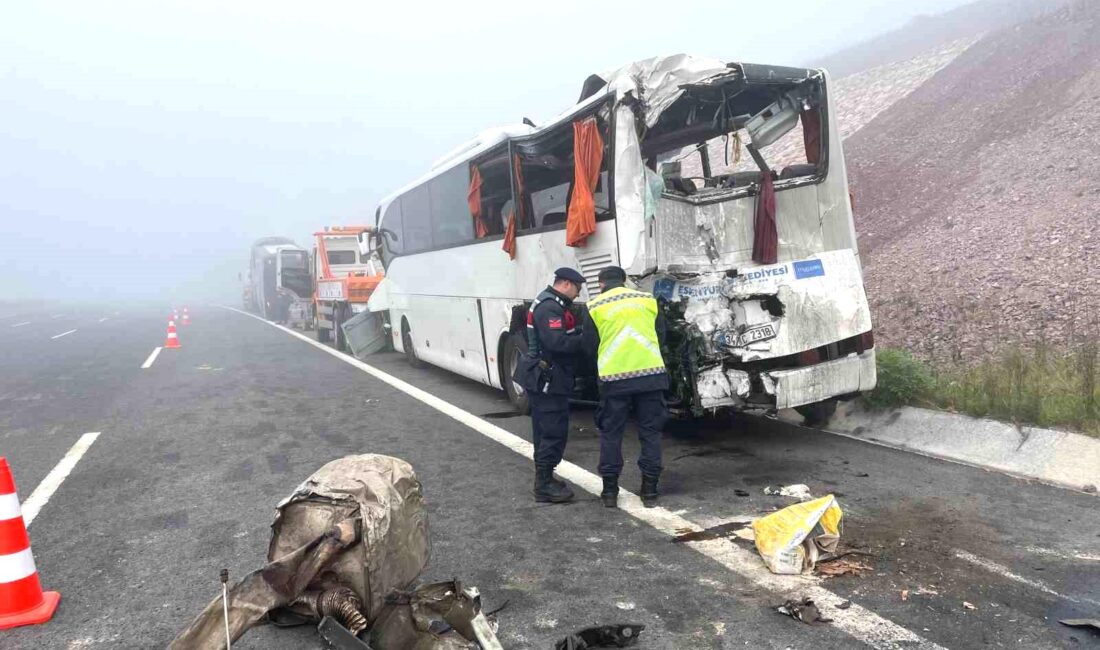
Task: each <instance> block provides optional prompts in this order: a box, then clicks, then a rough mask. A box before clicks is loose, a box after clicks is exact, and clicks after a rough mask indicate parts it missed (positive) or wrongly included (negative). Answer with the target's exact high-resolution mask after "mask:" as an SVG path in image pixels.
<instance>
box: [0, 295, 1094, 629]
mask: <svg viewBox="0 0 1100 650" xmlns="http://www.w3.org/2000/svg"><path fill="white" fill-rule="evenodd" d="M168 311H169V308H168V306H163V307H157V308H149V309H143V308H132V309H119V308H117V307H114V308H96V307H90V306H73V307H64V306H60V307H58V306H49V305H18V304H14V305H13V304H5V305H0V368H2V369H3V372H0V455H4V456H6V457H7V458H8V461H9V462H10V463H11V465H12V467H13V469H14V472H15V478H16V481H17V483H18V486H19V490H20V495H21V497H23V498H24V499H26V498H27V497H28V496H29V495H30V494H31V493H32V492H33V491H34V489H35V487H36V486H38V485H39V483H41V482H42V480H43V478H44V477H46V476H47V474H49V473H50V471H51V469H53V467H54V466H55V465H56V464H57V463H58V462H59V461H60V460H61V459H62V457H63V456H65V454H66V452H67V451H68V450H69V448H70V447H71V446H72V445H73V444H74V443H75V442H76V441H77V440H78V439H79V438H80V437H81V435H82V434H84V433H87V432H100V436H99V437H98V439H97V440H96V441H95V442H94V443H93V444H92V445H91V446H90V448H89V449H88V450H87V452H86V453H85V454H84V455H83V456H82V457H81V458H80V460H79V462H77V463H76V465H75V467H74V468H73V469H72V471H71V473H70V474H69V475H68V477H67V478H66V479H65V480H64V481H63V482H62V483H61V484H60V486H59V487H58V488H57V490H56V492H55V493H53V495H52V497H51V498H50V500H49V502H48V503H47V504H45V505H44V506H43V508H42V510H41V512H40V514H39V515H38V517H37V519H35V520H34V522H33V524H32V525H31V527H30V534H31V539H32V543H33V550H34V554H35V559H36V561H37V564H38V568H39V571H40V574H41V577H42V580H43V583H44V584H45V585H46V586H47V588H50V589H55V590H58V591H60V592H61V594H62V601H61V607H60V608H59V610H58V612H57V614H56V616H55V617H54V619H53V620H52V621H51V622H49V623H48V624H46V625H42V626H37V627H33V628H21V629H17V630H10V631H5V632H0V647H2V648H5V649H6V648H94V647H110V648H153V647H163V646H165V645H166V644H167V643H168V642H169V641H170V640H171V639H172V638H173V637H174V635H175V634H176V633H177V632H178V631H179V630H181V629H182V628H183V627H184V626H185V625H186V624H187V623H188V622H189V621H190V619H191V618H192V617H193V616H194V615H196V614H197V613H198V612H199V611H200V610H201V609H202V607H203V606H204V605H205V604H206V603H207V602H209V601H210V600H211V599H213V598H214V597H215V596H216V595H217V593H218V592H219V589H220V587H219V582H218V571H219V569H221V568H223V567H227V568H229V570H230V573H231V575H232V576H237V577H239V576H241V575H243V574H245V573H247V572H248V571H251V570H253V569H255V568H258V567H259V566H260V565H261V564H262V563H263V561H264V555H265V552H266V549H267V542H268V535H269V528H268V527H269V525H270V523H271V517H272V513H273V509H274V506H275V504H276V503H277V502H278V501H279V500H280V499H282V498H283V497H284V496H286V495H287V494H288V493H289V492H290V491H291V490H292V489H293V488H294V487H295V486H296V485H297V484H298V483H299V482H300V481H301V480H302V479H303V478H305V477H306V476H308V475H309V474H310V473H312V472H313V471H314V470H315V469H317V468H318V467H320V466H321V465H322V464H324V463H325V462H327V461H329V460H332V459H334V458H337V457H340V456H343V455H347V454H354V453H366V452H374V453H384V454H391V455H394V456H398V457H401V458H404V459H406V460H408V461H409V462H410V463H412V464H413V466H414V467H415V468H416V470H417V473H418V475H419V477H420V479H421V481H422V482H423V484H424V490H425V494H426V499H427V503H428V508H429V513H430V522H431V529H432V542H433V550H432V560H431V563H430V566H429V567H428V569H427V570H426V571H425V573H424V576H423V577H424V578H425V579H429V580H430V579H446V578H450V577H458V578H460V579H461V580H462V581H463V582H464V583H466V584H471V585H476V586H478V587H479V588H480V590H481V592H482V594H483V599H484V600H485V602H486V604H487V606H488V607H490V608H492V607H496V606H498V605H500V604H503V603H504V602H505V601H507V602H508V603H509V604H508V607H507V608H506V609H505V610H504V611H503V612H501V614H500V615H499V620H500V637H501V639H502V641H503V642H504V644H505V647H507V648H540V649H542V648H550V647H552V645H553V642H554V641H555V640H556V639H558V638H560V637H561V636H563V635H564V634H566V633H567V632H569V631H571V630H574V629H577V628H581V627H585V626H589V625H593V624H602V623H611V622H637V623H644V624H645V625H646V626H647V629H646V631H645V632H644V634H643V637H642V643H641V644H639V646H638V647H640V648H734V647H737V648H741V647H750V648H813V649H815V650H821V649H827V648H849V647H861V646H862V645H863V644H862V643H861V642H860V641H858V640H856V638H854V637H853V636H850V635H849V633H848V632H847V631H846V630H851V629H856V628H858V627H859V623H858V621H856V622H854V623H852V622H851V620H852V619H851V617H849V619H846V620H848V621H849V622H848V623H845V624H843V625H838V624H823V625H817V626H808V625H804V624H802V623H799V622H796V621H794V620H792V619H790V618H787V617H784V616H781V615H779V614H777V613H776V612H775V611H774V606H775V605H776V604H778V603H779V602H781V601H782V599H783V598H784V597H785V596H786V595H789V594H791V593H798V592H799V590H811V589H820V588H821V587H824V588H825V589H827V590H828V592H829V596H828V598H826V599H825V601H824V602H823V601H822V599H821V598H819V599H818V600H819V604H820V605H822V607H823V609H824V610H825V611H826V613H834V614H840V615H843V612H839V611H838V610H835V609H834V607H835V606H836V605H837V604H840V603H841V602H842V601H844V600H851V601H852V602H853V603H854V606H853V610H847V611H849V612H850V611H855V610H858V611H861V612H862V611H864V610H861V609H860V607H862V608H865V611H866V614H867V619H868V620H869V621H878V620H882V621H884V622H885V623H886V624H887V626H888V627H889V626H892V627H890V629H893V630H895V631H896V630H901V631H903V632H907V633H911V634H912V635H913V637H914V638H915V639H918V641H915V642H913V643H908V644H907V643H898V644H896V646H895V647H919V645H920V643H921V642H923V643H924V647H935V646H936V645H938V646H940V647H948V648H986V647H1002V646H1003V647H1010V646H1011V647H1027V648H1061V647H1072V648H1083V647H1100V635H1098V634H1096V633H1092V632H1089V631H1087V630H1074V629H1069V628H1066V627H1064V626H1061V625H1059V624H1058V622H1057V619H1059V618H1066V617H1085V616H1088V617H1097V616H1100V509H1098V505H1100V501H1098V500H1097V497H1095V496H1090V495H1084V494H1079V493H1074V492H1069V491H1065V490H1060V489H1056V488H1051V487H1047V486H1043V485H1037V484H1032V483H1028V482H1026V481H1021V480H1018V479H1014V478H1009V477H1006V476H1002V475H1000V474H996V473H991V472H985V471H982V470H980V469H975V468H971V467H966V466H962V465H957V464H952V463H947V462H942V461H938V460H933V459H929V458H924V457H921V456H915V455H911V454H906V453H903V452H898V451H894V450H890V449H885V448H882V447H876V446H872V445H869V444H866V443H863V442H859V441H854V440H849V439H846V438H840V437H835V436H831V435H828V434H826V433H823V432H820V431H814V430H810V429H804V428H800V427H794V426H791V425H788V424H784V423H780V422H775V421H768V420H758V419H748V418H746V419H735V420H732V421H731V420H728V419H724V420H710V421H705V422H678V423H675V424H673V425H671V426H670V427H669V430H668V431H667V432H666V435H665V440H664V443H665V466H666V473H665V476H664V479H663V486H662V487H663V489H664V492H665V494H664V496H663V499H662V506H663V507H664V510H662V511H661V512H667V513H668V516H669V517H674V516H678V517H681V518H683V519H686V520H688V521H689V522H691V523H692V524H695V525H697V526H700V527H704V528H706V527H710V526H716V525H720V524H722V523H724V522H728V521H731V520H736V519H741V518H744V517H746V516H759V515H761V514H764V513H766V512H769V511H771V510H772V509H774V508H776V507H781V506H785V505H788V504H789V503H791V500H790V499H787V498H784V497H774V496H766V495H764V494H763V488H764V487H765V486H768V485H785V484H790V483H806V484H807V485H808V486H809V487H810V488H811V490H812V491H813V493H814V494H815V495H816V494H829V493H831V494H834V495H836V496H837V498H838V500H839V502H840V504H841V506H842V508H843V509H844V511H845V528H844V534H843V544H844V545H845V547H847V548H854V549H861V550H864V551H866V552H868V553H871V554H872V555H873V556H872V557H867V558H865V562H866V563H867V564H868V565H869V566H870V567H871V570H870V571H868V572H865V573H864V574H862V575H859V576H852V575H849V576H842V577H835V578H830V579H825V580H821V579H816V578H814V579H810V578H783V579H780V580H778V581H776V580H773V579H771V578H770V577H767V578H762V577H760V576H768V575H769V574H767V573H766V572H761V571H760V567H759V561H758V560H757V559H756V557H755V555H754V553H755V552H754V551H753V550H752V547H751V545H750V544H745V543H742V542H740V541H739V540H726V539H719V540H717V541H714V542H710V543H708V544H709V545H708V544H703V545H692V544H678V543H673V542H672V541H671V536H670V535H669V534H668V532H667V531H664V530H660V529H659V528H657V527H655V526H654V525H653V524H652V521H647V520H646V519H644V517H643V518H640V517H639V516H636V514H634V513H632V512H628V511H625V510H616V511H609V510H606V509H604V508H602V507H600V506H599V504H598V501H597V500H596V498H595V497H594V496H592V495H590V494H587V493H584V492H582V491H579V490H578V493H579V498H578V501H577V502H576V503H574V504H571V505H567V506H553V505H536V504H535V503H534V502H533V500H532V499H531V496H530V487H531V479H532V471H533V470H532V467H531V464H530V461H529V460H528V459H527V458H525V457H524V456H522V455H520V454H518V453H516V452H515V451H513V450H512V449H510V448H508V447H506V446H504V445H503V444H501V443H500V442H499V441H497V440H494V439H491V438H489V437H487V436H486V435H484V434H483V432H480V431H479V430H478V429H476V428H473V427H470V426H467V425H466V424H463V423H461V422H459V421H458V420H456V419H455V418H453V417H451V416H450V415H447V414H444V413H441V412H440V411H438V410H436V409H435V408H432V407H431V406H429V405H427V404H425V403H424V402H422V401H419V400H417V399H415V398H414V397H413V396H410V395H408V394H406V393H404V392H402V391H400V390H397V389H396V388H394V387H392V386H390V385H388V384H386V383H383V382H382V381H380V380H378V379H377V378H375V377H373V376H371V375H369V374H367V373H365V372H364V371H363V370H362V369H360V368H358V367H356V366H354V365H351V364H349V363H345V362H344V361H342V360H341V359H340V358H338V357H336V356H333V355H331V354H328V353H326V352H325V351H324V350H320V349H317V348H316V347H313V346H311V345H309V344H307V343H305V342H303V341H301V340H298V339H296V338H295V337H293V336H292V335H290V334H288V333H286V332H283V331H280V330H279V329H277V328H275V327H272V326H270V325H268V324H265V323H263V322H260V321H258V320H255V319H253V318H251V317H249V316H245V315H242V314H238V313H234V312H230V311H226V310H222V309H217V308H213V307H200V306H197V305H196V306H192V316H193V323H192V324H191V325H190V326H188V327H186V328H184V327H181V328H180V339H181V341H182V344H183V347H182V349H179V350H163V351H162V352H161V353H160V354H159V356H158V357H157V358H156V360H155V362H154V363H153V364H152V366H151V367H149V368H147V369H142V368H141V366H142V364H143V362H145V361H146V359H147V358H148V356H149V354H150V353H151V352H152V350H153V348H154V347H155V346H159V345H162V344H163V341H164V325H165V316H166V315H167V313H168ZM20 323H27V324H25V325H20ZM70 330H76V331H73V332H70V333H67V334H65V335H64V336H60V337H57V338H54V337H56V336H57V335H59V334H62V333H65V332H69V331H70ZM368 362H369V363H370V364H371V365H372V366H374V367H376V368H378V369H380V370H382V371H384V372H386V373H389V374H390V375H393V376H395V377H397V378H400V379H403V380H404V381H406V382H408V383H410V384H412V385H414V386H416V387H419V388H420V389H423V390H425V391H427V392H429V393H431V394H432V395H434V396H436V397H438V398H441V399H442V400H445V401H446V402H448V403H450V404H452V405H454V406H456V407H458V408H459V409H462V410H463V411H465V412H468V413H470V414H473V415H475V416H478V417H479V419H480V420H481V421H484V422H488V423H491V424H492V425H495V426H497V427H501V428H502V429H504V430H505V431H506V432H510V433H512V434H515V435H517V436H521V437H523V438H525V439H528V440H529V438H530V436H529V429H530V423H529V421H528V420H527V419H526V418H523V417H516V416H515V415H514V414H512V413H510V411H509V408H508V404H507V402H506V401H505V400H504V398H503V395H502V394H500V393H498V392H497V391H494V390H491V389H489V388H487V387H484V386H481V385H479V384H476V383H473V382H470V381H467V380H465V379H462V378H459V377H457V376H455V375H452V374H450V373H448V372H445V371H442V370H438V369H431V368H428V369H423V370H414V369H412V368H410V367H409V366H408V365H407V364H406V363H405V361H404V359H403V358H402V357H401V356H399V355H396V354H393V353H384V354H380V355H375V356H373V357H371V358H370V359H368ZM597 442H598V441H597V434H596V431H595V429H594V427H593V425H592V418H591V412H590V411H588V410H584V409H582V410H580V411H579V412H577V413H576V414H575V416H574V423H573V431H572V434H571V439H570V443H569V447H568V449H567V453H566V456H567V460H569V461H571V462H573V463H575V464H576V465H577V466H579V467H580V468H582V469H585V470H588V471H592V470H594V468H595V465H596V459H597V449H598V445H597ZM636 453H637V449H636V445H634V444H631V445H628V448H627V449H626V456H627V458H628V459H631V460H632V459H634V458H636ZM623 480H624V487H626V488H628V489H632V490H636V489H637V483H638V481H639V477H638V474H637V469H636V468H635V467H633V466H628V468H627V470H626V474H625V475H624V477H623ZM738 491H741V493H742V494H743V493H748V496H739V495H738V494H739V492H738ZM722 548H727V549H729V550H730V552H731V553H732V555H730V556H728V557H726V556H721V557H719V556H720V555H721V553H723V551H722V550H721V549H722ZM714 549H718V551H715V550H714ZM723 558H724V559H723ZM731 558H732V559H731ZM816 593H819V594H820V593H822V592H820V591H818V592H816ZM964 602H966V603H970V604H971V605H973V607H974V609H969V608H966V607H964V605H963V603H964ZM876 615H877V617H879V618H876ZM853 626H854V627H853ZM869 634H871V633H869ZM871 636H872V637H873V634H871ZM888 636H889V635H887V637H888ZM887 637H883V638H887ZM863 638H869V637H867V636H864V637H863ZM874 645H877V646H878V647H889V645H888V643H887V642H876V643H874ZM237 647H241V648H312V647H319V644H318V642H317V639H316V635H315V633H314V631H313V630H312V629H310V628H296V629H274V628H260V629H257V630H254V631H252V632H250V633H249V634H248V635H246V636H245V637H244V638H243V639H242V640H241V642H240V644H239V645H238V646H237Z"/></svg>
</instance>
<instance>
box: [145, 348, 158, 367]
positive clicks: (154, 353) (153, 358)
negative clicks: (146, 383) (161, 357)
mask: <svg viewBox="0 0 1100 650" xmlns="http://www.w3.org/2000/svg"><path fill="white" fill-rule="evenodd" d="M158 354H160V346H159V345H158V346H157V347H155V348H153V351H152V353H150V354H149V358H148V359H146V360H145V363H143V364H141V369H142V370H145V369H146V368H148V367H149V366H151V365H153V362H154V361H156V360H157V355H158Z"/></svg>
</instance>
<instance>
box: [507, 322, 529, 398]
mask: <svg viewBox="0 0 1100 650" xmlns="http://www.w3.org/2000/svg"><path fill="white" fill-rule="evenodd" d="M526 349H527V341H526V340H524V338H523V337H522V336H520V335H519V334H512V335H511V336H509V337H508V340H507V341H505V342H504V355H503V357H504V358H503V361H504V363H502V364H501V370H502V371H503V372H502V375H501V378H500V383H501V385H502V386H504V394H505V395H507V396H508V401H509V402H511V403H512V407H513V408H515V409H516V411H518V412H519V413H520V414H521V415H527V414H529V413H530V412H531V400H530V399H528V397H527V391H525V390H523V387H522V386H519V385H518V384H516V382H515V381H513V379H512V374H513V373H514V372H515V370H516V365H517V364H518V363H519V360H520V357H521V355H522V354H523V352H524V351H525V350H526Z"/></svg>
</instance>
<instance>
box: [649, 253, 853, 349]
mask: <svg viewBox="0 0 1100 650" xmlns="http://www.w3.org/2000/svg"><path fill="white" fill-rule="evenodd" d="M645 288H648V289H650V290H651V291H652V292H653V294H654V295H655V296H657V297H658V298H663V299H664V300H668V301H670V302H684V303H686V307H685V310H684V318H685V320H686V321H687V322H689V323H691V324H692V325H694V326H695V327H696V328H697V329H698V330H699V332H700V333H701V334H703V335H704V337H705V339H706V343H707V346H708V351H709V352H710V353H711V354H712V355H713V356H715V357H716V358H717V357H719V356H722V353H725V354H729V355H731V356H733V357H736V358H737V359H739V360H741V361H756V360H760V359H769V358H774V357H779V356H784V355H788V354H794V353H797V352H802V351H804V350H811V349H813V348H817V347H820V346H823V345H828V344H830V343H834V342H836V341H840V340H843V339H846V338H850V337H853V336H856V335H859V334H862V333H864V332H866V331H869V330H870V329H871V310H870V306H869V305H868V303H867V295H866V293H865V292H864V290H863V276H862V273H861V271H860V268H859V260H858V259H857V258H856V256H855V251H853V250H851V249H842V250H835V251H826V252H824V253H819V254H817V255H814V256H812V257H810V258H807V259H803V260H794V261H791V262H781V263H779V264H771V265H768V266H746V267H744V268H741V269H738V273H737V275H736V276H734V277H728V276H727V275H726V274H722V273H710V274H706V275H701V276H695V277H678V276H676V275H667V274H657V275H654V276H653V277H652V278H649V279H647V282H646V284H645ZM769 296H774V297H775V299H777V300H778V306H779V307H780V308H781V312H782V315H777V314H776V313H772V311H769V310H768V309H766V308H765V307H764V305H763V303H762V300H763V299H766V298H768V297H769ZM769 325H770V327H771V329H770V330H769V332H768V336H767V337H766V338H760V339H754V338H753V337H751V336H748V334H751V333H752V332H751V330H756V329H758V328H761V327H764V326H769Z"/></svg>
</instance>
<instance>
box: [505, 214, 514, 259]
mask: <svg viewBox="0 0 1100 650" xmlns="http://www.w3.org/2000/svg"><path fill="white" fill-rule="evenodd" d="M501 248H502V249H504V251H505V252H506V253H508V257H509V258H510V259H513V260H514V259H516V211H515V210H509V211H508V228H507V230H505V231H504V245H503V246H501Z"/></svg>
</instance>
